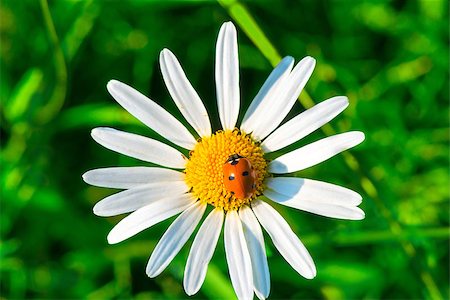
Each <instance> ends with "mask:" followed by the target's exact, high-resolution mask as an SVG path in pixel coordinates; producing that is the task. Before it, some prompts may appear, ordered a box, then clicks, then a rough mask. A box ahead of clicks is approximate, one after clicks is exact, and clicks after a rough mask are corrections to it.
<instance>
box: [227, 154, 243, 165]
mask: <svg viewBox="0 0 450 300" xmlns="http://www.w3.org/2000/svg"><path fill="white" fill-rule="evenodd" d="M241 158H243V156H240V155H239V154H236V153H235V154H233V155H230V157H228V159H227V161H226V162H225V163H231V164H232V165H235V164H237V163H238V161H239V159H241Z"/></svg>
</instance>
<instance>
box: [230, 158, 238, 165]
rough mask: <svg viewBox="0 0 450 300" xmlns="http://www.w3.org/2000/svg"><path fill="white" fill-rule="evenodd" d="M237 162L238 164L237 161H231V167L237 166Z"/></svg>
mask: <svg viewBox="0 0 450 300" xmlns="http://www.w3.org/2000/svg"><path fill="white" fill-rule="evenodd" d="M238 162H239V159H235V160H232V161H231V165H232V166H234V165H237V164H238Z"/></svg>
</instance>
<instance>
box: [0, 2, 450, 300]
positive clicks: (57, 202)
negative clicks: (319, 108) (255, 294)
mask: <svg viewBox="0 0 450 300" xmlns="http://www.w3.org/2000/svg"><path fill="white" fill-rule="evenodd" d="M448 9H449V7H448V2H447V1H444V0H421V1H419V0H418V1H383V0H377V1H307V0H305V1H279V2H275V1H247V2H239V1H234V0H220V1H219V2H212V1H186V2H181V1H168V2H164V1H138V0H136V1H127V2H122V1H94V0H91V1H51V2H49V3H47V1H45V0H41V1H13V0H3V1H2V2H1V4H0V30H1V31H0V32H1V40H0V53H1V55H0V57H1V68H0V76H1V77H0V97H1V98H0V99H1V106H0V118H1V119H0V120H1V153H0V154H1V156H0V163H1V174H0V189H1V198H0V203H1V206H0V208H1V218H0V224H1V226H0V232H1V243H0V259H1V263H0V279H1V280H0V288H1V290H0V296H1V297H2V298H5V299H20V298H91V299H105V298H136V299H149V298H150V299H152V298H156V299H161V298H164V299H177V298H186V297H187V296H186V295H185V293H184V291H183V287H182V277H183V270H184V265H185V262H186V258H187V254H188V252H189V246H190V244H191V243H192V238H191V240H190V241H189V242H188V244H187V245H186V246H185V247H184V248H183V249H182V250H181V252H180V253H179V255H178V256H177V257H176V258H175V259H174V261H173V262H172V263H171V264H170V265H169V267H168V268H167V270H166V271H164V272H163V273H162V274H161V275H160V276H158V277H157V278H155V279H149V278H148V277H147V276H146V275H145V265H146V262H147V259H148V257H149V255H150V253H151V251H152V249H153V248H154V247H155V245H156V243H157V241H158V240H159V238H160V237H161V235H162V234H163V232H164V230H165V229H166V228H167V227H168V225H169V224H170V222H171V220H168V221H165V222H162V223H161V224H158V225H156V226H154V227H153V228H151V229H149V230H146V231H144V232H142V233H140V234H138V235H137V236H135V237H133V238H131V239H129V240H127V241H124V242H122V243H120V244H118V245H108V244H107V242H106V235H107V233H108V231H109V230H110V229H111V228H112V227H113V226H114V224H116V223H117V222H118V220H120V217H118V218H99V217H96V216H94V215H93V213H92V206H93V205H94V204H95V203H96V202H97V201H98V200H100V199H101V198H103V197H105V196H106V195H109V194H111V193H113V192H115V191H112V190H108V189H101V188H96V187H91V186H88V185H87V184H85V183H83V181H82V180H81V174H82V173H84V172H85V171H86V170H89V169H94V168H97V167H103V166H115V165H118V166H126V165H140V164H142V163H141V162H139V161H136V160H133V159H130V158H126V157H123V156H120V155H118V154H115V153H113V152H111V151H108V150H106V149H104V148H102V147H101V146H99V145H97V144H96V143H95V142H94V141H93V140H92V139H91V138H90V135H89V132H90V130H91V129H92V128H93V127H96V126H112V127H115V128H118V129H121V130H126V131H131V132H136V133H140V134H144V135H147V136H150V137H153V138H158V137H157V136H156V134H155V133H154V132H152V131H151V130H148V129H147V128H146V127H145V126H144V125H142V124H140V123H139V122H138V121H137V120H136V119H134V118H133V117H132V116H131V115H129V114H128V113H127V112H126V111H123V110H122V109H121V108H120V106H119V105H118V104H117V103H116V102H115V101H114V100H113V99H112V98H111V96H110V95H109V94H108V93H107V91H106V83H107V82H108V80H110V79H118V80H121V81H123V82H126V83H128V84H130V85H132V86H134V87H135V88H137V89H138V90H140V91H142V92H143V93H144V94H147V95H149V96H150V97H151V98H152V99H154V100H155V101H157V102H158V103H160V104H161V105H163V106H164V107H166V108H167V109H168V110H169V111H170V112H171V113H173V114H175V115H176V116H177V117H180V116H181V114H180V113H179V112H178V111H177V109H176V107H175V105H174V103H173V101H172V100H171V99H170V97H169V95H168V92H167V91H166V88H165V87H164V84H163V81H162V76H161V74H160V71H159V67H158V57H159V51H160V50H162V49H163V48H164V47H167V48H169V49H171V50H172V51H173V52H174V53H175V54H176V55H177V57H178V58H179V60H180V62H181V63H182V65H183V67H184V69H185V71H186V73H187V76H188V77H189V79H190V81H191V82H192V84H193V86H194V87H195V88H196V90H197V91H198V93H199V95H200V97H201V98H202V100H203V101H204V102H205V105H206V107H207V110H208V112H209V113H210V115H211V118H212V119H213V120H212V123H213V126H214V129H218V128H219V122H218V118H217V109H216V103H215V87H214V53H215V49H214V47H215V42H216V37H217V33H218V30H219V28H220V25H221V24H222V23H223V22H224V21H228V20H232V21H233V22H234V23H235V25H236V26H237V29H238V38H239V54H240V67H241V72H240V75H241V83H240V86H241V98H242V101H243V103H242V106H243V107H247V106H248V105H249V103H250V102H251V100H252V98H253V96H254V95H255V94H256V92H257V91H258V89H259V88H260V86H261V85H262V83H263V81H264V79H265V77H266V76H267V75H268V74H269V72H270V71H271V69H272V67H273V66H274V65H275V64H276V63H277V62H278V61H279V60H280V58H281V57H283V56H285V55H291V56H293V57H295V58H296V60H299V59H301V58H302V57H304V56H306V55H310V56H313V57H314V58H316V60H317V66H316V69H315V71H314V73H313V76H312V78H311V80H310V81H309V82H308V84H307V86H306V90H305V91H303V92H302V94H301V96H300V98H299V103H298V105H296V106H295V108H294V110H293V113H298V112H300V111H302V110H304V109H305V108H309V107H311V106H312V105H314V104H315V103H318V102H320V101H323V100H325V99H327V98H329V97H332V96H335V95H346V96H348V97H349V99H350V106H349V108H347V110H346V111H345V112H344V113H343V114H341V115H340V116H339V117H338V118H336V119H335V120H333V121H332V122H331V123H330V124H329V125H327V126H324V127H323V128H322V130H321V131H318V132H315V133H314V134H312V135H311V136H310V137H308V138H307V139H305V140H304V141H301V142H299V143H298V145H303V144H305V143H306V142H310V141H313V140H317V139H319V138H321V137H323V136H325V135H331V134H334V133H339V132H344V131H348V130H362V131H364V132H365V134H366V141H365V142H364V143H363V144H361V145H360V146H358V147H356V148H355V149H352V150H350V151H347V152H346V153H344V154H342V155H339V156H337V157H335V158H333V159H331V160H329V161H327V162H325V163H322V164H320V165H318V166H315V167H313V168H310V169H307V170H305V171H303V172H299V173H298V176H303V177H307V178H313V179H318V180H323V181H328V182H332V183H336V184H340V185H343V186H346V187H349V188H351V189H353V190H355V191H358V192H359V193H360V194H362V195H363V203H362V205H361V207H362V208H363V209H364V211H365V212H366V218H365V219H364V220H363V221H343V220H335V219H329V218H324V217H320V216H315V215H311V214H308V213H305V212H300V211H295V210H293V209H289V208H286V207H281V206H275V207H276V209H277V210H278V211H280V213H281V214H282V215H283V216H284V217H285V218H286V219H287V220H288V222H289V224H290V225H291V227H292V228H293V229H294V231H295V232H296V233H297V234H298V235H299V237H300V238H301V240H302V241H303V242H304V244H305V245H306V247H307V248H308V250H309V251H310V253H311V255H312V256H313V258H314V261H315V262H316V265H317V269H318V275H317V277H316V278H315V279H314V280H305V279H303V278H302V277H301V276H300V275H298V274H297V273H296V272H295V271H294V270H293V269H291V267H290V266H289V265H288V264H287V263H286V262H285V261H284V260H283V258H282V257H281V256H280V255H279V254H278V252H277V250H276V249H275V248H274V246H273V245H272V244H271V242H270V239H269V238H268V236H266V244H267V252H268V255H269V268H270V272H271V283H272V289H271V296H270V297H271V298H272V299H299V298H300V299H312V298H324V299H349V298H383V299H385V298H396V299H417V298H424V299H445V298H449V297H450V295H449V293H450V291H449V284H448V283H449V267H448V266H449V235H450V230H449V150H450V149H449V139H450V138H449V136H450V130H449V113H450V111H449V94H448V91H449V68H448V66H449V49H448V36H449V32H448V31H449V30H448V28H449V22H448V20H449V18H448ZM242 116H243V115H242V112H241V116H240V118H242ZM183 122H184V121H183ZM232 297H234V292H233V289H232V287H231V283H230V280H229V277H228V271H227V266H226V261H225V254H224V246H223V239H220V241H219V244H218V246H217V249H216V253H215V255H214V257H213V260H212V263H211V264H210V266H209V269H208V275H207V278H206V281H205V283H204V285H203V287H202V289H201V290H200V292H199V293H198V294H197V295H196V296H194V297H193V298H209V299H216V298H222V299H229V298H232Z"/></svg>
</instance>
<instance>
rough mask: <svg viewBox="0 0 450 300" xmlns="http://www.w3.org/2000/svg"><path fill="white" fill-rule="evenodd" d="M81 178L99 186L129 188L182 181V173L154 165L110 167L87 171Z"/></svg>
mask: <svg viewBox="0 0 450 300" xmlns="http://www.w3.org/2000/svg"><path fill="white" fill-rule="evenodd" d="M83 180H84V181H85V182H86V183H88V184H90V185H95V186H100V187H107V188H114V189H130V188H134V187H138V186H141V185H144V184H148V183H155V182H166V181H169V182H170V181H182V180H184V173H181V172H178V171H175V170H171V169H164V168H155V167H112V168H101V169H95V170H90V171H87V172H86V173H84V174H83Z"/></svg>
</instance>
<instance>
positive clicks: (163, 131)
mask: <svg viewBox="0 0 450 300" xmlns="http://www.w3.org/2000/svg"><path fill="white" fill-rule="evenodd" d="M107 88H108V91H109V93H110V94H111V95H112V96H113V97H114V99H116V101H117V102H118V103H119V104H120V105H121V106H122V107H123V108H125V109H126V110H127V111H128V112H129V113H130V114H132V115H133V116H135V117H136V118H137V119H138V120H140V121H141V122H142V123H144V124H145V125H147V126H148V127H150V128H151V129H153V130H154V131H156V132H157V133H159V134H160V135H161V136H162V137H164V138H166V139H168V140H169V141H171V142H172V143H174V144H176V145H178V146H181V147H183V148H186V149H193V148H194V146H195V144H196V141H195V138H194V137H193V136H192V134H191V133H190V132H189V131H188V130H187V129H186V127H184V125H183V124H181V122H180V121H178V120H177V119H176V118H175V117H174V116H172V115H171V114H170V113H169V112H167V111H166V110H165V109H164V108H162V107H161V106H159V105H158V104H156V103H155V102H153V101H152V100H150V99H149V98H147V97H146V96H144V95H143V94H141V93H140V92H138V91H137V90H135V89H133V88H132V87H130V86H128V85H126V84H125V83H122V82H120V81H117V80H111V81H109V82H108V85H107Z"/></svg>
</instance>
